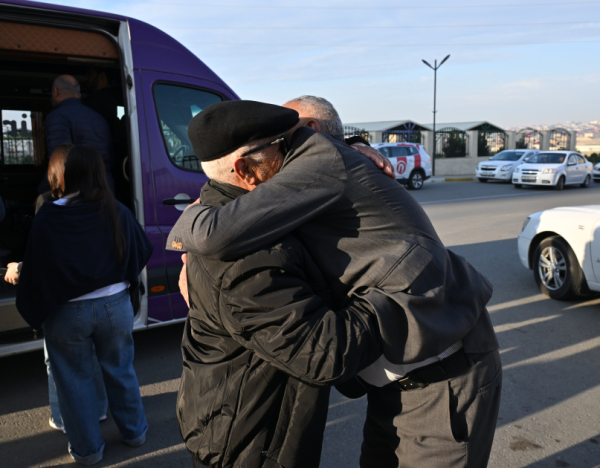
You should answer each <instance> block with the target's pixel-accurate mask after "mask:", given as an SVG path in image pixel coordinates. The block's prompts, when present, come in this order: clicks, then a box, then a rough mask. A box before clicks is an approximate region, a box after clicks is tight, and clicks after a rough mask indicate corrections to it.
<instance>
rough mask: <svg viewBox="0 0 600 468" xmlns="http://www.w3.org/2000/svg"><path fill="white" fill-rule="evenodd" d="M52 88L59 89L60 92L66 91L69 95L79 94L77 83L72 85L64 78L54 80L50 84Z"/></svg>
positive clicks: (79, 88) (79, 87)
mask: <svg viewBox="0 0 600 468" xmlns="http://www.w3.org/2000/svg"><path fill="white" fill-rule="evenodd" d="M52 86H53V87H54V88H57V89H60V90H61V91H66V92H67V93H70V94H80V93H81V86H79V83H77V81H75V83H72V82H71V81H70V80H69V79H68V78H65V77H64V76H59V77H58V78H56V79H55V80H54V82H53V83H52Z"/></svg>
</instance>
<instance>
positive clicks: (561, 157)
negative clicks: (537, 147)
mask: <svg viewBox="0 0 600 468" xmlns="http://www.w3.org/2000/svg"><path fill="white" fill-rule="evenodd" d="M565 156H566V155H565V153H537V154H532V155H531V156H528V157H526V158H525V162H526V163H530V164H562V163H564V162H565Z"/></svg>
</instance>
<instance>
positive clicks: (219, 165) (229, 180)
mask: <svg viewBox="0 0 600 468" xmlns="http://www.w3.org/2000/svg"><path fill="white" fill-rule="evenodd" d="M271 140H272V138H264V139H262V140H256V141H253V142H252V144H248V145H244V146H242V147H241V148H238V149H236V150H235V151H234V152H233V153H229V154H228V155H226V156H223V157H222V158H219V159H215V160H213V161H206V162H202V163H201V164H202V170H203V171H204V173H205V174H206V175H207V177H208V178H209V179H212V180H216V181H217V182H222V183H225V184H232V185H236V182H237V180H238V177H237V175H236V174H235V173H234V172H231V170H232V169H233V163H234V161H235V160H236V159H237V158H239V157H240V156H241V155H242V154H244V153H245V152H246V151H250V150H251V149H254V148H256V147H257V146H260V145H262V144H263V143H267V142H269V141H271ZM246 158H247V159H252V161H253V162H254V163H256V164H260V163H262V162H264V161H265V160H266V159H267V153H266V149H265V150H262V151H259V152H257V153H252V155H251V156H246Z"/></svg>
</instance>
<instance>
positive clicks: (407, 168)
mask: <svg viewBox="0 0 600 468" xmlns="http://www.w3.org/2000/svg"><path fill="white" fill-rule="evenodd" d="M371 146H373V148H375V149H377V151H379V152H380V153H382V154H383V155H384V156H385V157H387V158H389V160H390V162H391V163H392V166H394V169H395V170H396V180H397V181H398V182H400V183H401V184H406V185H407V186H408V188H409V189H411V190H419V189H420V188H421V187H423V183H424V182H425V181H426V180H427V179H429V178H430V177H431V156H429V155H428V154H427V152H426V151H425V148H424V147H423V145H419V144H417V143H376V144H373V145H371Z"/></svg>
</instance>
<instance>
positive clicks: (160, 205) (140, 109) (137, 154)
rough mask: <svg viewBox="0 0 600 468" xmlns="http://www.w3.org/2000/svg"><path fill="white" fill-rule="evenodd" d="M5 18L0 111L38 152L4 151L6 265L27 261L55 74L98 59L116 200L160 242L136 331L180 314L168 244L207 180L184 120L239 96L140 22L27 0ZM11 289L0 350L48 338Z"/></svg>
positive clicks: (82, 71) (0, 163) (3, 6)
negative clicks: (106, 82) (113, 124)
mask: <svg viewBox="0 0 600 468" xmlns="http://www.w3.org/2000/svg"><path fill="white" fill-rule="evenodd" d="M0 16H1V17H2V32H3V33H4V35H5V36H7V37H10V38H11V40H10V41H8V42H6V41H5V42H4V43H3V44H4V45H2V48H4V49H8V50H4V51H3V52H4V53H3V54H2V55H1V57H0V68H1V69H2V80H0V94H1V95H2V96H9V97H7V98H6V99H4V98H3V99H2V101H1V103H0V112H1V113H2V117H3V119H6V118H7V116H8V115H11V117H10V118H11V119H14V120H15V125H12V127H11V128H12V129H11V131H14V133H17V132H20V136H21V137H22V138H24V139H25V141H28V142H29V146H27V147H26V148H29V149H27V151H28V152H29V151H30V152H31V153H28V154H26V155H25V156H27V157H23V156H22V153H23V151H21V153H18V152H12V153H10V151H11V149H10V148H11V147H10V145H7V144H5V145H3V147H2V155H1V156H2V157H1V158H0V171H1V175H2V181H1V182H0V197H2V199H3V200H4V202H5V206H6V218H5V219H4V221H3V222H2V224H1V225H0V251H2V252H0V254H2V257H1V258H0V262H1V263H0V267H1V266H5V265H6V263H8V262H12V261H21V260H22V259H23V254H24V251H25V246H26V243H27V236H28V233H29V230H30V229H31V225H32V222H33V215H34V202H35V199H36V196H37V186H38V183H39V181H40V180H41V178H42V176H43V171H44V169H43V165H42V164H41V163H42V162H43V160H44V157H45V155H44V130H43V125H42V124H43V122H44V120H45V118H46V116H47V115H48V113H49V112H50V110H51V107H50V86H51V83H52V80H53V78H54V77H56V76H58V75H61V74H70V75H73V76H75V77H76V78H77V79H78V80H79V81H80V82H83V81H84V78H85V75H86V72H87V71H88V69H89V68H90V67H101V68H102V69H103V70H106V71H107V73H108V74H109V76H110V91H111V92H112V94H113V95H114V98H115V99H116V100H117V102H116V104H117V106H118V107H117V109H115V111H116V112H117V113H118V115H119V116H120V117H121V120H120V122H119V124H120V125H119V136H120V137H121V144H120V145H119V147H118V148H117V149H118V150H119V151H120V155H119V159H118V161H117V164H115V166H114V167H115V169H114V170H113V175H114V176H115V179H119V180H120V184H118V185H117V198H118V199H119V200H120V201H121V202H122V203H123V204H125V205H126V206H128V207H129V208H130V209H131V210H132V212H133V213H134V214H135V216H136V218H137V220H138V222H139V223H140V224H141V225H142V226H143V227H144V229H145V231H146V233H147V234H148V236H149V238H150V239H151V241H152V242H153V244H154V246H155V248H154V254H153V255H152V257H151V259H150V261H149V262H148V265H147V266H146V268H145V269H144V270H143V272H142V274H141V284H142V288H141V289H142V291H143V292H142V293H141V297H140V298H139V307H138V308H137V310H136V316H135V322H134V328H135V329H136V330H142V329H146V328H148V327H153V326H161V325H165V324H169V323H174V322H177V321H182V320H185V318H186V316H187V313H188V308H187V306H186V304H185V301H184V300H183V298H182V297H181V295H180V294H179V287H178V277H179V272H180V270H181V265H182V264H181V258H180V255H179V254H177V253H176V252H171V251H165V249H164V246H165V240H166V238H167V235H168V234H169V232H170V230H171V228H172V226H173V224H174V223H175V222H176V220H177V219H178V217H179V215H180V214H181V210H183V209H184V208H185V207H186V206H187V205H188V204H189V203H190V202H191V201H193V200H195V199H197V198H198V196H199V193H200V188H201V187H202V185H203V184H204V183H205V182H206V181H207V180H208V179H207V177H206V175H205V174H204V173H203V172H202V168H201V167H200V164H199V162H198V159H197V158H196V156H195V155H194V153H193V151H192V145H191V144H190V142H189V140H188V137H187V126H188V123H189V121H190V120H191V119H192V117H193V116H194V115H196V114H197V113H198V112H200V111H201V110H202V109H204V108H205V107H207V106H208V105H210V104H212V103H215V102H218V101H222V100H231V99H239V97H238V96H237V95H236V94H235V92H233V90H232V89H231V88H230V87H229V86H227V84H226V83H225V82H223V80H221V79H220V78H219V77H218V76H217V75H216V74H215V73H214V72H213V71H212V70H210V69H209V68H208V67H207V66H206V65H205V64H204V63H203V62H202V61H201V60H200V59H199V58H198V57H196V56H195V55H194V54H193V53H192V52H190V51H189V50H188V49H186V48H185V47H184V46H183V45H181V44H180V43H179V42H177V41H176V40H175V39H173V38H172V37H170V36H168V35H167V34H165V33H164V32H162V31H160V30H159V29H157V28H155V27H153V26H150V25H149V24H146V23H143V22H141V21H138V20H135V19H133V18H128V17H124V16H119V15H115V14H112V13H102V12H97V11H90V10H83V9H79V8H71V7H68V6H60V5H49V4H43V3H35V2H30V1H25V0H0ZM17 109H18V111H16V110H17ZM11 113H12V114H11ZM22 117H23V122H20V120H21V118H22ZM23 129H24V130H23ZM15 136H19V135H18V134H17V135H15ZM5 143H6V142H5ZM20 154H21V156H20ZM34 162H35V163H36V164H34ZM37 163H40V164H37ZM116 168H118V169H116ZM15 294H16V288H15V287H13V286H11V285H8V283H5V282H4V281H0V356H3V355H9V354H15V353H20V352H24V351H30V350H34V349H41V348H42V340H41V339H40V338H41V334H39V333H38V334H37V335H36V334H35V333H34V331H33V330H31V329H30V328H29V327H28V325H27V324H26V323H25V322H24V321H23V319H22V318H21V317H20V315H19V313H18V311H17V309H16V306H15Z"/></svg>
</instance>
